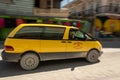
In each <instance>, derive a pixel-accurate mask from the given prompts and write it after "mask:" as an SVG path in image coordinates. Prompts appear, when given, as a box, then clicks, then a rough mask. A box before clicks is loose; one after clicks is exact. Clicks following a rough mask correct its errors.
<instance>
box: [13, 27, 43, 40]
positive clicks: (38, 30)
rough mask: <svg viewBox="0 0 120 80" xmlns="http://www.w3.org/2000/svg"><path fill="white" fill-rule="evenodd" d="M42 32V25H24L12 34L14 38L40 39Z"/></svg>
mask: <svg viewBox="0 0 120 80" xmlns="http://www.w3.org/2000/svg"><path fill="white" fill-rule="evenodd" d="M41 34H42V27H34V26H33V27H32V26H30V27H29V26H26V27H23V28H22V29H20V30H19V31H18V32H17V33H16V34H15V36H14V38H22V39H40V35H41Z"/></svg>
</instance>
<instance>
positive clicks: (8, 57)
mask: <svg viewBox="0 0 120 80" xmlns="http://www.w3.org/2000/svg"><path fill="white" fill-rule="evenodd" d="M20 56H21V54H15V53H6V52H5V51H4V50H3V51H2V54H1V57H2V60H3V61H7V62H18V61H19V60H20Z"/></svg>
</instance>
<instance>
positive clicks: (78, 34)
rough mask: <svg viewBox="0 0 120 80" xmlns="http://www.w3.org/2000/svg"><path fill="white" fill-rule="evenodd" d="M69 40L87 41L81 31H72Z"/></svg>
mask: <svg viewBox="0 0 120 80" xmlns="http://www.w3.org/2000/svg"><path fill="white" fill-rule="evenodd" d="M69 39H72V40H85V35H84V33H83V32H81V31H80V30H72V29H71V30H70V33H69Z"/></svg>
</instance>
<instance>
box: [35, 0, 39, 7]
mask: <svg viewBox="0 0 120 80" xmlns="http://www.w3.org/2000/svg"><path fill="white" fill-rule="evenodd" d="M34 6H35V7H36V8H39V7H40V0H35V2H34Z"/></svg>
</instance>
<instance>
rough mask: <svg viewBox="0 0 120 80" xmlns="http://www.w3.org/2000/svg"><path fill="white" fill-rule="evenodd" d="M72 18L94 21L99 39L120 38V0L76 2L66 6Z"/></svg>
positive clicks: (83, 0)
mask: <svg viewBox="0 0 120 80" xmlns="http://www.w3.org/2000/svg"><path fill="white" fill-rule="evenodd" d="M64 7H65V8H69V10H70V16H69V17H70V18H76V19H93V18H94V16H95V18H96V20H95V26H96V31H99V32H100V34H99V37H102V38H114V37H120V0H74V1H72V2H71V3H69V4H67V5H66V6H64Z"/></svg>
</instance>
